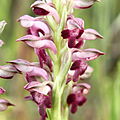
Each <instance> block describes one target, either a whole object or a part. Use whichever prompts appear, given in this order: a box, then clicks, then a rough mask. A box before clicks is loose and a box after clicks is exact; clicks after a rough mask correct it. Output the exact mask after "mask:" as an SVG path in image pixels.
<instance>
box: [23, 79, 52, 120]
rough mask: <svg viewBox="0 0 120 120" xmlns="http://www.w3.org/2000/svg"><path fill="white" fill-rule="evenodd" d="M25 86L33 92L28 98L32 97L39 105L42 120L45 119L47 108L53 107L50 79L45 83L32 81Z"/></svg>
mask: <svg viewBox="0 0 120 120" xmlns="http://www.w3.org/2000/svg"><path fill="white" fill-rule="evenodd" d="M24 88H25V89H26V90H28V91H29V92H30V94H31V97H30V96H29V97H28V99H29V98H30V100H33V101H34V102H35V103H36V104H37V105H38V109H39V113H40V115H41V120H45V119H46V117H47V114H46V108H51V86H50V84H49V81H47V82H43V83H40V82H37V81H32V82H30V83H28V84H27V85H26V86H25V87H24Z"/></svg>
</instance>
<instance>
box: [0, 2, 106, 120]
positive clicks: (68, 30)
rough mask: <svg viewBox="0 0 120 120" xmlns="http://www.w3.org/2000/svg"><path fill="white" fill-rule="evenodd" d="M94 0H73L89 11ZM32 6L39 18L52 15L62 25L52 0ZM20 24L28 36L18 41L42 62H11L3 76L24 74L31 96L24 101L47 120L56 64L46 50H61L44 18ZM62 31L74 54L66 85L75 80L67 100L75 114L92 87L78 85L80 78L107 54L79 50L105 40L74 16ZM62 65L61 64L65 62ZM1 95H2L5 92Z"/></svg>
mask: <svg viewBox="0 0 120 120" xmlns="http://www.w3.org/2000/svg"><path fill="white" fill-rule="evenodd" d="M95 1H96V0H90V1H84V0H73V5H72V6H73V8H82V9H83V8H89V7H91V6H92V5H93V3H94V2H95ZM66 2H67V0H65V1H64V4H66ZM31 7H32V9H33V11H34V13H35V14H36V15H40V16H48V15H49V16H52V17H53V19H54V20H55V22H56V24H58V25H59V23H60V22H61V19H60V16H59V14H58V12H57V10H56V8H55V5H54V4H53V3H52V2H51V1H46V2H45V1H36V2H35V3H33V4H32V6H31ZM18 21H19V22H20V23H21V25H22V26H23V27H25V28H26V29H27V35H25V36H23V37H21V38H19V39H17V40H16V41H23V42H25V43H26V44H27V45H29V46H30V47H32V48H33V49H34V51H35V53H36V55H37V56H38V59H39V63H37V62H34V63H30V62H28V61H26V60H22V59H17V60H13V61H9V62H8V63H10V65H5V66H0V77H1V78H5V79H10V78H12V77H13V76H14V74H16V73H19V74H21V73H22V74H23V75H24V76H25V79H26V82H27V85H25V86H24V88H25V89H26V90H27V91H29V92H30V94H31V96H27V97H25V99H27V100H32V101H34V102H35V103H36V104H37V105H38V109H39V113H40V115H41V117H42V120H45V119H46V117H47V114H46V108H51V107H52V88H53V85H54V74H53V66H54V64H53V61H52V59H51V57H50V56H49V54H48V52H47V51H46V49H50V50H51V51H52V52H53V53H54V54H57V53H58V48H57V45H56V43H55V42H54V38H53V34H54V33H53V32H54V31H53V30H52V28H51V27H50V25H49V24H48V22H47V20H46V18H45V17H31V16H28V15H24V16H22V17H20V18H19V19H18ZM60 32H61V37H62V38H63V41H66V42H64V43H65V44H64V45H63V47H64V46H65V45H66V43H67V49H69V50H70V52H71V55H72V58H71V61H72V62H71V67H70V69H69V71H68V73H67V75H66V84H69V83H70V81H73V83H74V84H73V85H72V90H71V92H70V93H69V95H68V97H67V100H66V101H67V103H68V105H69V106H70V107H71V112H72V113H75V112H76V111H77V106H81V105H83V104H84V103H85V102H86V100H87V99H86V97H85V95H86V94H87V93H88V91H89V89H90V85H88V84H86V83H78V82H79V80H80V79H85V78H87V77H89V76H90V73H91V72H92V71H93V69H92V68H91V67H90V66H89V65H88V64H87V61H90V60H94V59H96V58H97V57H99V56H100V55H104V53H103V52H101V51H99V50H96V49H94V48H89V49H80V48H81V47H83V46H84V43H85V42H86V41H87V40H95V39H97V38H103V37H102V36H101V35H100V34H99V33H98V32H97V31H95V30H93V29H84V21H83V20H82V19H80V18H75V17H74V16H73V15H68V17H67V21H66V25H65V27H64V29H62V31H60ZM64 39H65V40H64ZM60 64H61V65H62V60H61V63H60ZM61 65H60V66H61ZM0 92H2V89H1V90H0Z"/></svg>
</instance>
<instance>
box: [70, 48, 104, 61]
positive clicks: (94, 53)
mask: <svg viewBox="0 0 120 120" xmlns="http://www.w3.org/2000/svg"><path fill="white" fill-rule="evenodd" d="M76 50H77V49H76ZM104 54H105V53H103V52H101V51H99V50H96V49H94V48H90V49H84V50H78V51H76V52H73V56H72V59H73V61H76V60H80V59H83V60H86V61H90V60H94V59H96V58H97V57H99V56H100V55H104Z"/></svg>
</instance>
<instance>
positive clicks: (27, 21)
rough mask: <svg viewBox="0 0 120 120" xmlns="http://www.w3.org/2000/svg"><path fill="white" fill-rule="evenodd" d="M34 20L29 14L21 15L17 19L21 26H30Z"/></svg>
mask: <svg viewBox="0 0 120 120" xmlns="http://www.w3.org/2000/svg"><path fill="white" fill-rule="evenodd" d="M34 20H35V18H33V17H31V16H29V15H24V16H21V17H20V18H19V19H18V21H19V22H20V23H21V25H22V26H23V27H26V28H28V27H31V26H32V25H33V24H34Z"/></svg>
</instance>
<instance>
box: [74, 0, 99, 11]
mask: <svg viewBox="0 0 120 120" xmlns="http://www.w3.org/2000/svg"><path fill="white" fill-rule="evenodd" d="M96 1H98V0H74V2H73V3H74V5H73V7H74V8H77V9H85V8H89V7H91V6H92V5H93V4H94V3H95V2H96Z"/></svg>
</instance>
